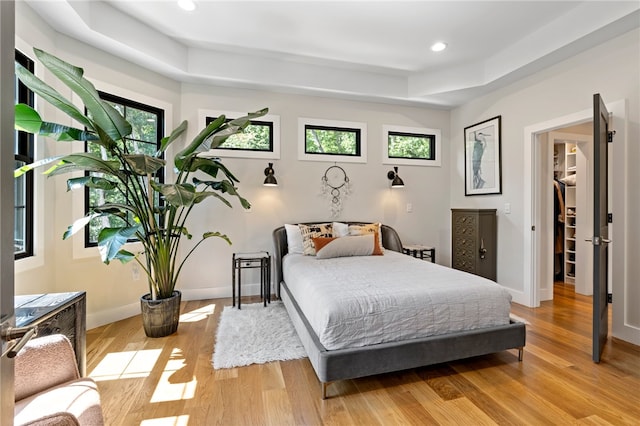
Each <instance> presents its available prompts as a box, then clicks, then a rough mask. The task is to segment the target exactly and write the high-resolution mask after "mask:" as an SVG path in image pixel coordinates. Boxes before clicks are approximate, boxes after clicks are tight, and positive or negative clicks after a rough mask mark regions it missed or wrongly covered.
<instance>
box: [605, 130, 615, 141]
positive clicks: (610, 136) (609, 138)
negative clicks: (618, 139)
mask: <svg viewBox="0 0 640 426" xmlns="http://www.w3.org/2000/svg"><path fill="white" fill-rule="evenodd" d="M615 135H616V131H615V130H612V131H610V132H607V142H613V137H614V136H615Z"/></svg>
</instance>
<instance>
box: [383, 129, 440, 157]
mask: <svg viewBox="0 0 640 426" xmlns="http://www.w3.org/2000/svg"><path fill="white" fill-rule="evenodd" d="M382 129H383V131H382V133H383V135H382V137H383V141H384V143H383V144H382V149H383V153H382V162H383V163H384V164H403V165H415V166H440V156H439V153H440V130H438V129H427V128H422V127H403V126H383V127H382Z"/></svg>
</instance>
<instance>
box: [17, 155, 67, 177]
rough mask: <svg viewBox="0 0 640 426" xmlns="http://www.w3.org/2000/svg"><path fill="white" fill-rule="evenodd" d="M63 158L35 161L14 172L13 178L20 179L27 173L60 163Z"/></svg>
mask: <svg viewBox="0 0 640 426" xmlns="http://www.w3.org/2000/svg"><path fill="white" fill-rule="evenodd" d="M61 158H62V156H57V157H48V158H43V159H42V160H38V161H34V162H33V163H30V164H25V165H24V166H22V167H19V168H17V169H15V170H14V171H13V177H14V178H19V177H20V176H22V175H24V174H25V173H27V172H30V171H31V170H34V169H37V168H38V167H42V166H46V165H47V164H51V163H53V162H54V161H59V160H60V159H61Z"/></svg>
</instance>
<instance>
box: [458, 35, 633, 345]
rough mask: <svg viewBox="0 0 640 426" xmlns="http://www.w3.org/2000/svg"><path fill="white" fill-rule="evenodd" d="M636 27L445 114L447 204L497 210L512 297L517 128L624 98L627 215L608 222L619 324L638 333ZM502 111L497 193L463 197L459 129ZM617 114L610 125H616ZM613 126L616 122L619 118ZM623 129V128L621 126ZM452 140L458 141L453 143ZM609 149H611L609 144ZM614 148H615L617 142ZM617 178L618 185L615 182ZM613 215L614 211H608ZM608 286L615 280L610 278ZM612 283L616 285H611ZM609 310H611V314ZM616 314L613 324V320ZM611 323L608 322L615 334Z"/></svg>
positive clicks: (516, 290)
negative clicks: (616, 251)
mask: <svg viewBox="0 0 640 426" xmlns="http://www.w3.org/2000/svg"><path fill="white" fill-rule="evenodd" d="M639 39H640V33H639V31H638V30H634V31H631V32H629V33H627V34H625V35H623V36H621V37H618V38H617V39H614V40H612V41H610V42H607V43H605V44H602V45H600V46H598V47H596V48H593V49H591V50H589V51H586V52H584V53H583V54H580V55H577V56H575V57H573V58H571V59H569V60H567V61H565V62H563V63H560V64H558V65H556V66H554V67H551V68H548V69H546V70H544V71H542V72H539V73H537V74H535V75H532V76H530V77H528V78H526V79H525V80H523V81H520V82H518V83H515V84H513V85H511V86H509V87H507V88H504V89H502V90H497V91H495V92H493V93H491V94H489V95H487V96H484V97H481V98H478V99H476V100H474V101H473V102H470V103H468V104H466V105H464V106H462V107H460V108H457V109H455V110H453V111H452V113H451V141H452V145H451V146H452V151H451V156H452V163H451V169H450V173H451V206H452V207H478V208H481V207H487V208H497V209H498V213H499V217H498V251H499V255H498V282H499V283H500V284H502V285H504V286H506V287H508V288H510V289H511V290H512V293H513V294H514V296H515V298H516V299H518V298H521V297H523V295H522V291H523V290H524V289H523V278H522V277H523V270H524V269H523V268H524V262H525V259H524V253H523V238H524V237H525V236H524V233H523V232H524V230H525V229H527V226H528V224H525V223H524V222H523V218H524V216H525V212H524V211H523V209H524V205H525V200H524V199H523V187H524V184H523V182H524V179H523V170H525V164H524V161H525V155H524V146H525V141H523V130H524V129H525V128H526V127H527V126H530V125H532V124H534V123H540V122H544V121H548V120H552V119H555V118H556V117H562V116H567V115H570V114H574V113H576V112H579V111H583V110H588V109H590V108H591V107H592V102H593V101H592V96H593V94H594V93H600V94H601V95H602V96H603V98H604V100H605V101H606V102H614V101H618V100H626V101H627V105H628V129H627V132H626V135H627V139H626V141H619V143H621V144H622V145H620V146H623V145H624V143H625V142H626V145H627V146H626V149H627V155H626V161H627V163H626V168H627V171H628V175H627V180H626V182H627V183H628V185H627V192H626V194H624V195H625V197H626V200H627V202H626V211H625V212H624V214H621V215H620V216H625V217H626V218H628V220H626V221H624V222H625V223H614V226H615V227H617V226H621V227H622V226H624V227H625V228H626V229H624V230H623V232H625V234H626V235H627V241H626V243H627V247H626V250H625V256H627V257H628V261H627V262H625V265H626V267H625V270H624V271H620V273H619V274H618V276H619V277H620V279H621V280H624V283H621V285H622V286H621V287H620V288H624V290H625V292H626V294H623V293H624V292H622V291H618V292H617V293H616V294H614V298H616V297H618V298H623V297H624V298H625V303H624V309H623V312H620V313H619V314H620V315H624V323H625V324H627V325H628V326H629V327H631V328H634V329H636V330H638V331H640V310H638V309H637V306H638V304H639V303H640V282H639V281H638V280H637V277H638V276H640V264H639V263H638V262H637V260H636V259H637V255H635V257H634V256H631V255H630V254H631V253H638V250H639V249H640V223H639V222H638V221H637V220H633V218H637V217H639V214H640V195H639V193H638V190H637V182H640V171H639V170H638V167H637V164H638V163H639V162H640V149H639V147H638V144H639V142H640V137H639V133H640V132H639V123H640V119H639V117H640V107H639V103H640V87H639V78H638V76H639V75H640V50H639V49H638V41H639ZM496 115H501V116H502V179H503V193H502V194H501V195H492V196H482V197H478V196H476V197H465V196H464V170H463V163H464V152H463V144H462V141H463V129H464V127H466V126H469V125H471V124H474V123H477V122H480V121H483V120H485V119H487V118H490V117H493V116H496ZM619 119H620V117H618V118H617V120H618V121H617V123H621V121H620V120H619ZM618 125H619V126H620V124H618ZM622 133H625V132H622ZM456 141H459V143H456ZM614 149H615V147H614ZM619 149H620V148H619ZM618 184H619V183H618ZM505 203H510V204H511V214H505V213H504V205H505ZM614 216H615V212H614ZM614 286H615V283H614ZM614 289H615V287H614ZM614 315H615V313H614ZM621 323H622V320H620V321H619V322H618V325H620V324H621ZM615 334H616V328H615V326H614V335H615Z"/></svg>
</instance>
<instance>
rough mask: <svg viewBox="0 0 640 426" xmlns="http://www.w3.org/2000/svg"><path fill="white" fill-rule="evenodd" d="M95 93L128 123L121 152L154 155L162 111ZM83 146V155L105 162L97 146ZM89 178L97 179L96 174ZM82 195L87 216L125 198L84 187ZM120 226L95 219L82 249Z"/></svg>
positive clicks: (116, 220) (161, 128)
mask: <svg viewBox="0 0 640 426" xmlns="http://www.w3.org/2000/svg"><path fill="white" fill-rule="evenodd" d="M99 93H100V97H101V98H102V99H104V100H105V101H106V102H109V103H110V104H111V105H113V107H114V108H115V109H117V110H118V112H120V114H122V115H123V116H124V118H125V119H126V120H127V121H128V122H129V123H131V127H132V132H131V134H130V135H129V136H128V137H127V138H125V141H124V146H123V149H124V150H126V151H127V152H129V153H138V154H148V155H155V153H156V151H157V150H158V149H159V148H160V141H161V140H162V138H163V137H164V111H163V110H162V109H159V108H155V107H152V106H149V105H145V104H142V103H139V102H135V101H131V100H128V99H125V98H121V97H118V96H114V95H111V94H108V93H104V92H99ZM85 146H86V151H87V152H92V153H96V154H99V155H100V156H101V157H102V158H103V159H105V160H106V159H109V154H108V153H107V151H106V150H105V149H104V148H102V147H100V146H99V145H98V144H90V143H87V144H85ZM93 175H95V176H100V174H99V173H95V174H93ZM155 179H156V180H157V181H158V182H164V169H160V170H159V171H158V172H157V173H156V176H155ZM85 191H86V193H85V194H86V196H85V211H87V212H89V211H90V210H91V209H92V208H94V207H95V206H98V205H101V204H103V203H105V202H112V203H122V202H124V201H125V198H124V197H125V196H124V195H123V193H121V192H120V191H104V190H101V189H95V188H88V187H87V188H86V189H85ZM123 223H124V220H123V219H120V218H115V217H99V218H96V219H94V220H92V221H91V222H90V223H89V226H88V227H87V230H86V231H85V246H86V247H90V246H95V245H97V242H98V234H99V233H100V230H101V229H102V228H104V227H116V226H122V225H123Z"/></svg>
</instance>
